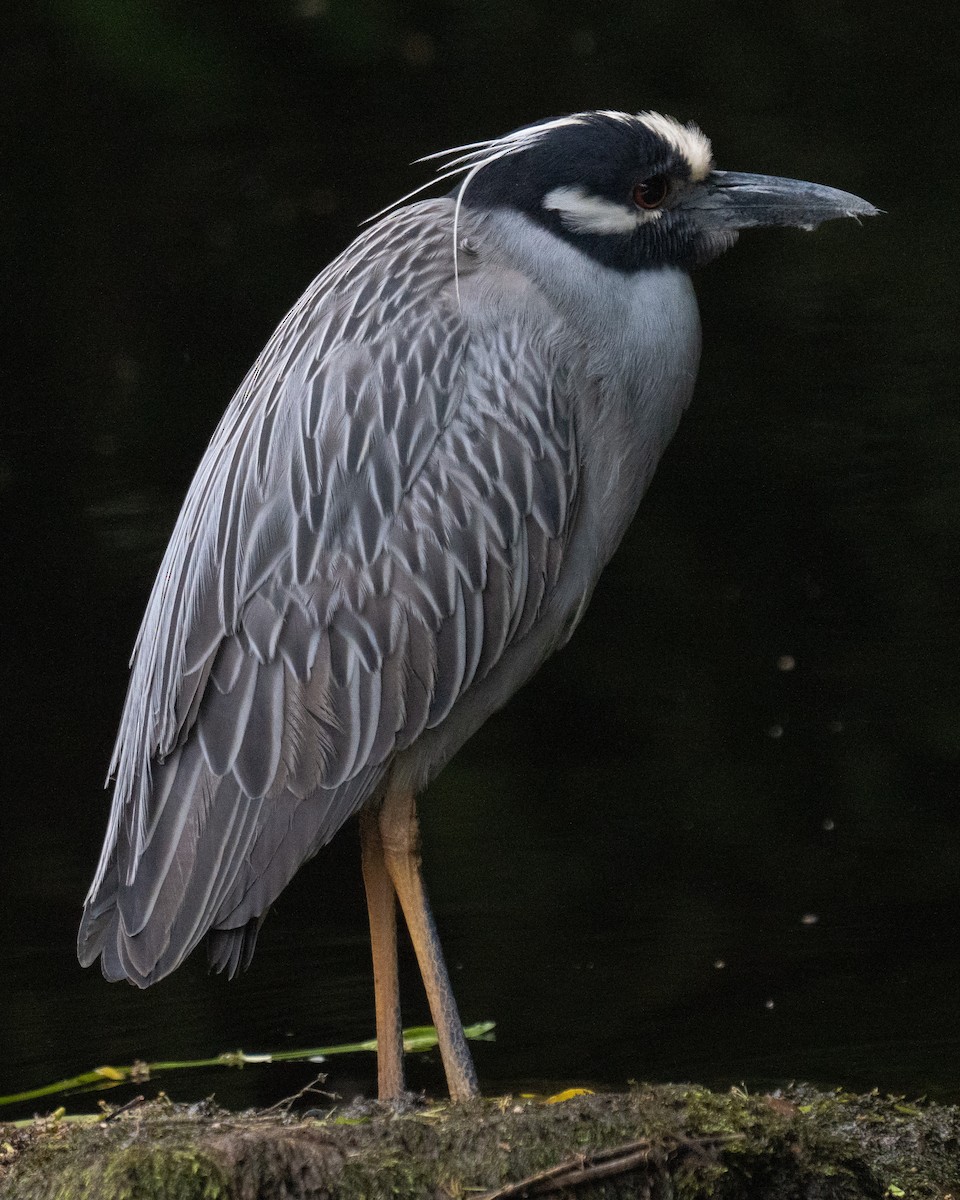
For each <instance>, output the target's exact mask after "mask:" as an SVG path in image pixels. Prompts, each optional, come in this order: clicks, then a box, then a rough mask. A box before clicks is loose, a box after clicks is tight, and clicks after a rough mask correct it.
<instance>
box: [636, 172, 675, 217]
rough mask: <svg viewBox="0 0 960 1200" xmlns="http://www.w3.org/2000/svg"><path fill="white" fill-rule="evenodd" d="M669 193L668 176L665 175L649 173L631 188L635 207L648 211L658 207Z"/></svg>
mask: <svg viewBox="0 0 960 1200" xmlns="http://www.w3.org/2000/svg"><path fill="white" fill-rule="evenodd" d="M669 193H670V178H669V176H667V175H651V176H650V178H649V179H644V180H643V182H642V183H638V184H637V185H636V186H635V187H634V189H633V202H634V204H635V205H636V206H637V208H643V209H646V210H647V211H649V210H650V209H652V208H659V207H660V205H661V204H662V203H663V202H664V200H666V198H667V196H668V195H669Z"/></svg>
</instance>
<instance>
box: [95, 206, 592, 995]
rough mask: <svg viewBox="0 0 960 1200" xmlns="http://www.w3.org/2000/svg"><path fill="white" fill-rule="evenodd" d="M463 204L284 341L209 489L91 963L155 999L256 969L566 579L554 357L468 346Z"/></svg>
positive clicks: (180, 570) (146, 707) (126, 746)
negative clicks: (349, 843) (282, 925)
mask: <svg viewBox="0 0 960 1200" xmlns="http://www.w3.org/2000/svg"><path fill="white" fill-rule="evenodd" d="M451 209H452V206H451V204H450V202H449V201H432V202H427V203H425V204H419V205H414V206H412V207H411V208H409V209H406V210H401V211H400V212H398V213H395V214H393V216H391V217H390V218H388V219H387V220H386V221H384V222H382V223H381V224H380V225H379V226H376V227H374V228H373V229H372V230H370V231H369V232H368V233H366V234H365V235H363V236H362V237H361V238H360V239H358V241H357V242H356V243H354V245H353V246H352V247H351V248H350V249H349V250H348V251H347V252H346V253H345V254H344V255H343V256H341V258H340V259H338V260H337V261H336V262H334V263H333V264H331V266H330V267H329V268H328V269H327V270H326V271H325V272H324V273H323V274H322V275H321V276H319V277H318V279H317V280H316V281H315V282H314V284H313V285H312V286H311V288H310V289H309V290H308V291H307V293H306V294H305V296H304V297H303V298H302V299H301V301H300V302H299V303H298V304H297V305H296V307H295V308H294V309H293V310H292V311H291V313H290V314H289V315H288V316H287V318H286V319H285V320H284V321H283V323H282V324H281V326H280V327H279V329H278V330H277V332H276V333H275V334H274V336H273V338H272V339H271V341H270V342H269V343H268V345H267V347H266V349H265V350H264V352H263V354H262V355H261V356H260V358H259V359H258V360H257V362H256V364H255V365H254V367H253V368H252V370H251V372H250V374H249V375H248V377H247V379H246V380H245V382H244V384H243V385H242V387H241V389H240V391H239V392H238V394H237V396H236V397H235V398H234V400H233V402H232V403H231V405H230V407H229V408H228V410H227V412H226V414H225V415H224V417H223V420H222V421H221V423H220V426H219V427H218V429H217V431H216V433H215V435H214V437H213V440H212V441H211V444H210V446H209V448H208V450H207V453H206V454H205V456H204V459H203V461H202V463H201V465H200V468H199V470H198V472H197V475H196V478H195V480H194V482H193V484H192V486H191V489H190V491H189V493H188V496H187V499H186V502H185V504H184V508H183V511H182V513H181V516H180V519H179V521H178V523H177V526H176V529H175V531H174V534H173V537H172V540H171V543H170V546H169V547H168V550H167V553H166V556H165V558H164V561H163V564H162V566H161V570H160V575H159V577H158V580H157V583H156V585H155V587H154V591H153V594H152V596H151V599H150V602H149V605H148V608H147V612H146V615H145V618H144V622H143V625H142V627H141V631H140V634H139V637H138V640H137V644H136V647H135V650H134V656H133V661H132V676H131V685H130V690H129V693H128V696H127V702H126V706H125V709H124V714H123V718H122V721H121V726H120V732H119V735H118V739H117V746H116V750H115V753H114V760H113V764H112V771H113V772H114V773H115V775H116V787H115V795H114V803H113V809H112V815H111V823H110V828H109V830H108V835H107V841H106V843H105V846H104V852H103V856H102V858H101V863H100V867H99V869H98V872H97V876H96V879H95V881H94V885H93V887H92V888H91V891H90V894H89V896H88V899H87V905H86V909H85V914H84V920H83V924H82V926H81V931H80V956H81V959H82V961H84V962H90V961H92V960H93V959H94V958H96V956H97V955H98V954H100V955H102V966H103V970H104V973H105V974H106V975H107V976H108V977H109V978H120V977H126V978H129V979H131V980H133V981H134V982H136V983H138V984H140V985H143V986H145V985H146V984H148V983H150V982H153V981H154V980H155V979H158V978H160V977H161V976H162V975H164V974H166V973H168V972H169V971H171V970H173V969H174V967H175V966H177V965H178V963H179V962H180V961H182V959H183V958H184V957H185V956H186V954H188V953H189V952H190V950H191V949H193V947H194V946H195V945H196V944H197V942H198V941H199V940H200V939H201V938H202V937H203V936H204V934H205V933H207V932H209V931H211V930H213V931H214V935H215V936H214V940H213V942H212V945H211V957H212V961H213V962H214V965H215V966H217V967H218V968H220V969H227V970H229V971H231V972H232V971H233V970H235V969H237V967H238V966H239V965H240V964H241V963H242V962H243V961H248V960H249V956H250V954H251V953H252V951H253V945H254V942H255V939H256V933H257V930H258V929H259V925H260V922H261V921H262V918H263V914H264V913H265V911H266V909H267V908H268V907H269V905H270V904H271V903H272V902H273V901H274V900H275V899H276V896H277V895H278V894H279V892H280V891H281V890H282V888H283V887H284V886H285V885H286V883H287V882H288V881H289V879H290V878H291V876H292V875H293V873H294V872H295V871H296V869H297V868H298V867H299V866H300V864H301V863H302V862H303V861H305V860H306V859H307V858H309V857H310V856H311V855H313V854H315V853H316V851H317V850H318V849H319V848H320V847H321V846H322V845H324V844H325V843H326V842H327V841H329V840H330V838H331V837H332V836H333V835H334V833H335V832H336V830H337V829H338V828H339V826H340V825H341V824H342V823H343V821H344V820H346V819H347V818H348V817H349V816H350V815H351V814H352V813H353V812H355V811H356V810H357V809H358V808H359V807H360V806H361V805H362V804H363V803H364V802H365V801H366V800H367V799H368V798H369V797H370V795H371V794H372V793H373V792H374V790H375V789H376V787H377V786H378V783H379V782H380V780H381V779H382V778H383V776H384V773H385V771H386V770H387V769H388V768H389V764H390V761H391V759H392V757H393V755H395V754H396V753H397V752H399V751H401V750H404V749H406V748H408V747H410V746H411V745H412V744H413V743H414V742H415V741H416V739H417V738H418V737H419V736H420V734H421V733H422V732H423V731H424V730H426V729H428V728H436V727H437V726H439V725H441V724H442V723H443V722H444V720H446V718H447V717H448V716H449V715H450V713H451V711H452V710H453V708H454V706H455V705H456V703H457V701H458V699H459V698H460V697H461V696H463V695H464V693H465V692H466V690H467V689H468V688H470V686H471V685H472V684H473V683H475V682H477V681H479V680H481V679H483V678H484V677H485V676H486V675H487V673H488V672H489V671H490V670H491V669H492V668H493V667H494V665H495V664H496V663H497V661H498V660H499V658H500V657H501V655H502V654H503V652H504V650H505V648H506V647H507V646H508V645H509V644H510V643H511V641H514V640H516V639H518V638H520V637H522V636H523V635H524V634H525V633H526V632H527V631H529V629H530V628H532V626H533V624H534V623H535V620H536V617H537V614H538V613H539V612H540V611H541V609H542V606H543V604H544V603H545V602H546V600H547V599H548V597H549V595H550V593H551V590H552V588H553V587H554V585H555V584H556V581H557V576H558V573H559V569H560V563H561V561H562V551H563V545H564V543H565V539H566V538H567V536H568V534H569V530H570V526H571V523H572V520H573V517H574V513H575V511H576V482H577V448H576V439H575V436H574V426H573V423H572V421H571V420H570V419H569V416H568V414H567V412H566V404H567V402H568V400H569V397H567V396H561V395H560V394H559V393H558V389H557V388H556V387H555V386H554V379H555V378H556V377H557V376H558V371H557V368H556V364H555V363H554V362H553V361H552V358H551V354H550V352H549V351H548V350H547V348H546V346H545V345H543V346H541V345H534V344H533V342H532V340H531V339H530V338H528V337H524V336H522V335H521V334H520V333H519V332H518V331H512V332H508V333H507V334H503V335H500V334H498V335H497V336H496V337H494V336H492V335H491V336H487V337H486V338H484V337H479V336H477V335H474V336H473V337H471V336H470V335H469V333H468V330H467V327H466V325H465V323H464V321H463V319H462V318H461V315H460V313H459V311H458V308H457V306H456V302H455V300H454V299H453V298H452V290H453V289H452V286H451V283H452V280H451V275H452V261H451V251H450V247H451V226H450V222H451Z"/></svg>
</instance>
